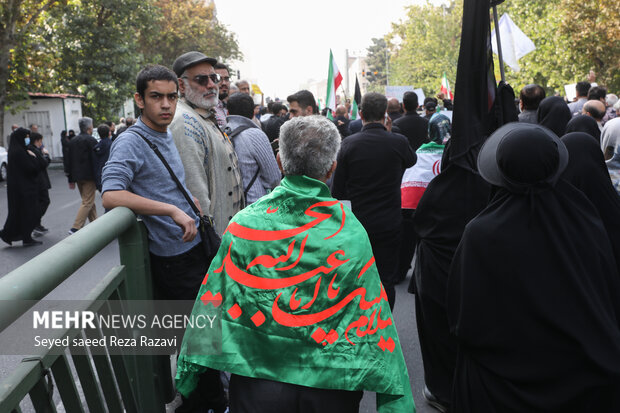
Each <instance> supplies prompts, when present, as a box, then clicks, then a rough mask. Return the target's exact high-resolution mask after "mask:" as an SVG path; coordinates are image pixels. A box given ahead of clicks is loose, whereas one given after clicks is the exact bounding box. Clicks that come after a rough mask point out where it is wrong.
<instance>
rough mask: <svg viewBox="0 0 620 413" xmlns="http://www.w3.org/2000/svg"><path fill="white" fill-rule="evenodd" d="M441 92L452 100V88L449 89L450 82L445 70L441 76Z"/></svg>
mask: <svg viewBox="0 0 620 413" xmlns="http://www.w3.org/2000/svg"><path fill="white" fill-rule="evenodd" d="M441 93H443V94H444V95H445V96H446V98H449V99H451V100H454V95H453V94H452V90H450V84H449V83H448V78H447V77H446V72H443V77H442V78H441Z"/></svg>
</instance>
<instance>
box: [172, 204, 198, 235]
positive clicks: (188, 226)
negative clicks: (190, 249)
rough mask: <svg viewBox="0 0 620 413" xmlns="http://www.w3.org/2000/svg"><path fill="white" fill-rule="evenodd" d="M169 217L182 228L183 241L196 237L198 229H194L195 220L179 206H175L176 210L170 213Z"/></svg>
mask: <svg viewBox="0 0 620 413" xmlns="http://www.w3.org/2000/svg"><path fill="white" fill-rule="evenodd" d="M175 208H176V207H175ZM170 218H172V220H173V221H174V223H175V224H177V225H178V226H179V227H180V228H181V229H182V230H183V242H190V241H193V240H194V238H196V234H197V233H198V230H197V229H196V221H195V220H194V218H190V217H189V216H188V215H187V214H186V213H185V212H183V211H181V210H180V209H179V208H176V210H175V211H174V212H173V213H172V214H171V215H170Z"/></svg>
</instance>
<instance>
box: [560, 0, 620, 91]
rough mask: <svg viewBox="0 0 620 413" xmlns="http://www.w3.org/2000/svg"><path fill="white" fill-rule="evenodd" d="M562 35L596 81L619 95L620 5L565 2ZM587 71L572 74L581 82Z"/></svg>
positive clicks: (603, 0) (600, 0)
mask: <svg viewBox="0 0 620 413" xmlns="http://www.w3.org/2000/svg"><path fill="white" fill-rule="evenodd" d="M562 5H563V6H564V7H563V8H564V12H563V16H564V18H563V19H562V23H561V26H560V32H561V33H562V35H563V36H564V37H565V38H566V39H567V45H568V50H570V51H571V52H572V54H574V55H575V57H577V56H579V57H581V59H582V61H584V63H582V64H581V67H583V68H586V69H593V70H594V71H595V73H596V74H597V82H598V83H599V84H602V85H605V86H607V88H608V89H609V90H610V91H614V92H616V93H617V92H620V2H618V1H617V0H585V1H584V0H580V1H576V0H563V2H562ZM586 73H587V71H586V72H581V73H575V74H573V79H572V80H574V81H575V80H582V78H585V74H586Z"/></svg>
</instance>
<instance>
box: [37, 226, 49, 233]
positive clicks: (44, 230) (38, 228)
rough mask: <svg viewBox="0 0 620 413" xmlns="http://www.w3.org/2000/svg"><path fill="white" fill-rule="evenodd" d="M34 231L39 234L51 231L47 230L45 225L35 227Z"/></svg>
mask: <svg viewBox="0 0 620 413" xmlns="http://www.w3.org/2000/svg"><path fill="white" fill-rule="evenodd" d="M34 230H35V231H37V232H42V233H43V232H47V231H49V229H47V228H45V227H44V226H43V225H38V226H36V227H34Z"/></svg>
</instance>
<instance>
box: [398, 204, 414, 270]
mask: <svg viewBox="0 0 620 413" xmlns="http://www.w3.org/2000/svg"><path fill="white" fill-rule="evenodd" d="M401 212H402V215H403V238H402V239H403V242H402V243H401V244H400V256H399V263H398V282H401V281H403V280H404V279H405V278H407V273H408V272H409V269H410V268H411V261H413V255H414V254H415V247H416V244H417V243H418V236H417V234H416V233H415V230H414V227H413V215H414V214H415V209H401Z"/></svg>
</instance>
